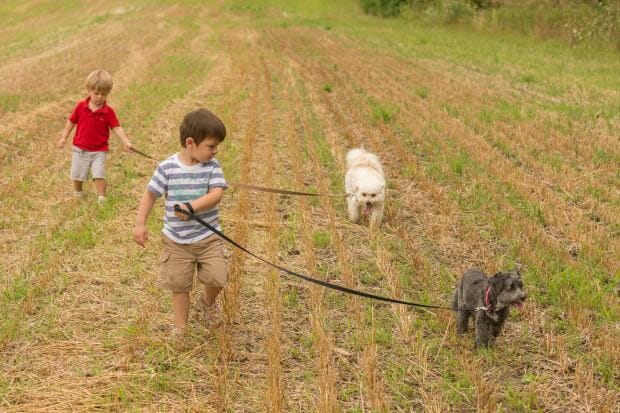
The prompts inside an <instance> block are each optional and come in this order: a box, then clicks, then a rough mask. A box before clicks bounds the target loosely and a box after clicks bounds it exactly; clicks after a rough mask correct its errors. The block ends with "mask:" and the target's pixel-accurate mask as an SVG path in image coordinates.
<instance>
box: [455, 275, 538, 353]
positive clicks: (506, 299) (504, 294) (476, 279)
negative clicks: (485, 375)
mask: <svg viewBox="0 0 620 413" xmlns="http://www.w3.org/2000/svg"><path fill="white" fill-rule="evenodd" d="M487 288H488V292H487ZM526 297H527V293H525V291H523V281H521V273H520V270H519V269H514V270H512V271H508V272H498V273H497V274H495V275H494V276H492V277H488V276H487V275H486V274H485V273H483V272H482V271H480V270H479V269H477V268H472V269H470V270H467V271H466V272H465V274H463V277H461V279H460V280H459V281H458V282H457V285H456V291H455V292H454V299H453V302H452V306H453V308H455V309H465V308H469V309H471V308H477V307H483V306H487V305H488V306H489V309H488V310H486V311H485V310H479V311H476V312H474V311H457V312H456V331H457V333H458V334H463V333H465V332H466V331H467V328H468V324H469V318H470V317H471V316H473V317H474V319H475V326H476V348H478V347H480V346H482V347H488V346H489V339H490V338H491V336H492V337H493V338H496V337H497V336H499V334H500V333H501V331H502V327H503V326H504V322H505V321H506V318H507V317H508V314H509V313H510V306H515V307H517V308H521V307H522V306H523V301H524V300H525V298H526Z"/></svg>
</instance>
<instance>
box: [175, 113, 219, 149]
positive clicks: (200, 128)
mask: <svg viewBox="0 0 620 413" xmlns="http://www.w3.org/2000/svg"><path fill="white" fill-rule="evenodd" d="M180 132H181V146H182V147H184V148H185V141H186V140H187V138H189V137H191V138H193V139H194V142H196V145H199V144H200V142H202V141H203V140H205V139H206V138H215V139H217V140H218V141H220V142H222V141H223V140H224V138H225V137H226V126H224V122H222V121H221V120H220V118H218V117H217V116H215V115H214V114H213V113H212V112H211V111H209V110H207V109H205V108H199V109H195V110H192V111H191V112H189V113H188V114H187V115H185V117H184V118H183V122H181V127H180Z"/></svg>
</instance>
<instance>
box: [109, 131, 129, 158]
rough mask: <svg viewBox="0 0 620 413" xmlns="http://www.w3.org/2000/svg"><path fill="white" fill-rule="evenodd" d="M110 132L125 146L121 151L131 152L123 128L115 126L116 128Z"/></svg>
mask: <svg viewBox="0 0 620 413" xmlns="http://www.w3.org/2000/svg"><path fill="white" fill-rule="evenodd" d="M112 132H114V134H115V135H116V136H118V137H119V138H120V140H121V141H123V144H124V145H125V146H124V148H123V149H124V150H125V152H129V151H130V150H131V142H129V137H128V136H127V134H126V133H125V130H124V129H123V127H122V126H117V127H116V128H114V129H112Z"/></svg>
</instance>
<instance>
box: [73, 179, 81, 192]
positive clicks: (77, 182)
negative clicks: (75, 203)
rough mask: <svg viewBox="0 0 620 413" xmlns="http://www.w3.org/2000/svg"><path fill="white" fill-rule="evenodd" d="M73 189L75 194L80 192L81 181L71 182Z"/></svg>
mask: <svg viewBox="0 0 620 413" xmlns="http://www.w3.org/2000/svg"><path fill="white" fill-rule="evenodd" d="M73 189H75V191H76V192H82V181H73Z"/></svg>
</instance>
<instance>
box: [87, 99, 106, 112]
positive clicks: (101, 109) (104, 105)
mask: <svg viewBox="0 0 620 413" xmlns="http://www.w3.org/2000/svg"><path fill="white" fill-rule="evenodd" d="M88 102H90V96H88V97H87V98H86V100H85V101H84V103H86V109H88V110H89V111H91V112H92V113H107V112H108V103H107V101H105V102H103V106H101V107H100V108H99V109H97V110H96V111H94V112H93V111H92V110H90V107H89V106H88Z"/></svg>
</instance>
